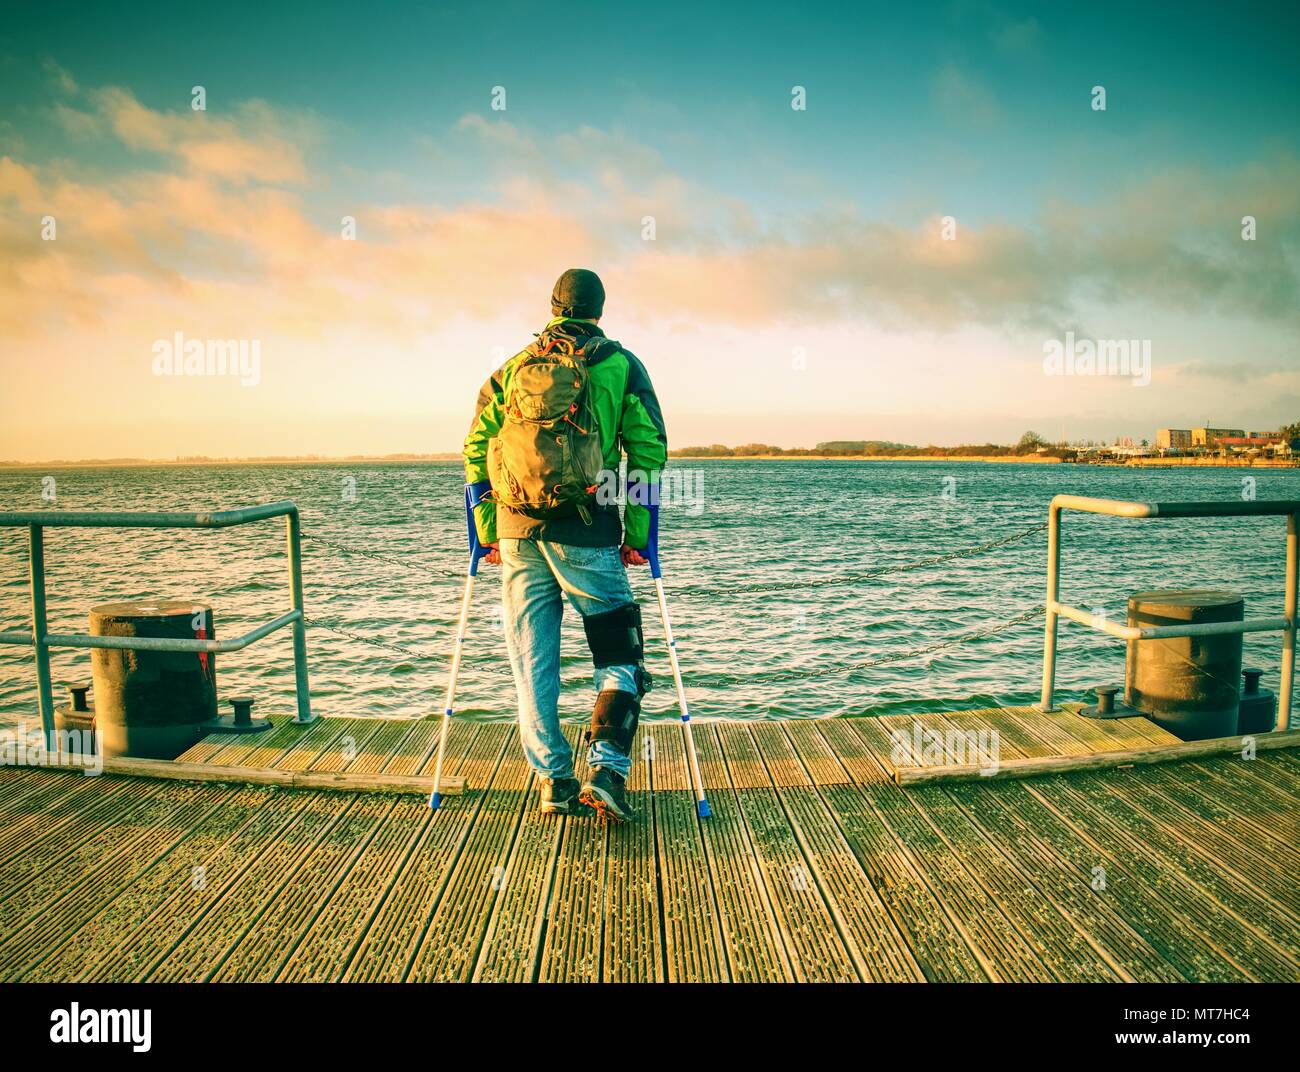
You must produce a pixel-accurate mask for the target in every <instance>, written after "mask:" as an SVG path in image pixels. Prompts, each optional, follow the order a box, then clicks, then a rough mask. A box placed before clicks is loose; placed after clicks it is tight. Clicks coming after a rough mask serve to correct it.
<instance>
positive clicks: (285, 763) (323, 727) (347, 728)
mask: <svg viewBox="0 0 1300 1072" xmlns="http://www.w3.org/2000/svg"><path fill="white" fill-rule="evenodd" d="M351 726H352V720H351V719H346V718H321V719H317V720H316V721H315V722H313V723H312V724H311V725H310V726H308V727H307V728H306V730H305V731H304V732H303V733H302V734H301V736H299V737H298V739H297V740H296V741H294V742H293V744H291V745H290V746H289V747H288V748H287V749H286V750H285V751H284V752H283V753H282V754H281V755H279V756H277V757H276V760H275V769H276V770H307V769H308V768H309V767H311V765H312V764H313V763H314V762H315V761H316V759H317V758H318V757H319V756H320V755H321V754H322V753H323V752H326V751H328V750H329V748H330V746H331V745H332V744H333V743H334V742H335V741H337V740H338V739H339V738H340V737H342V736H343V735H344V734H346V733H349V732H351ZM196 762H198V761H196Z"/></svg>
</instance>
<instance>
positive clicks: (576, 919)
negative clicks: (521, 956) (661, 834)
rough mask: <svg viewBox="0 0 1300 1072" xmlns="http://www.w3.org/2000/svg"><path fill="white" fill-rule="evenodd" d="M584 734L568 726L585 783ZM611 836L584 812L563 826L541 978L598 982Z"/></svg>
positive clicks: (541, 956)
mask: <svg viewBox="0 0 1300 1072" xmlns="http://www.w3.org/2000/svg"><path fill="white" fill-rule="evenodd" d="M580 734H581V727H579V726H567V727H565V736H566V737H568V739H569V743H570V745H571V746H573V749H574V763H573V773H574V776H575V777H576V778H577V779H578V780H579V781H582V780H583V779H584V778H586V776H587V772H588V770H589V768H588V766H587V758H586V752H587V750H586V749H585V748H581V747H579V745H578V742H579V736H580ZM607 834H608V831H607V829H606V826H605V824H604V823H599V822H591V821H588V820H587V817H586V816H578V817H577V818H575V819H570V820H566V822H565V824H564V831H563V835H562V841H561V844H560V852H559V856H558V858H557V860H556V867H555V878H554V882H553V885H552V895H551V899H550V901H549V902H548V904H547V909H546V924H545V928H544V933H543V935H542V947H541V950H540V951H539V955H538V964H537V976H536V977H537V979H538V981H539V982H544V983H562V982H584V983H596V982H599V981H600V971H601V965H600V960H601V952H602V948H601V947H602V941H603V928H604V922H605V912H604V881H605V845H606V838H607Z"/></svg>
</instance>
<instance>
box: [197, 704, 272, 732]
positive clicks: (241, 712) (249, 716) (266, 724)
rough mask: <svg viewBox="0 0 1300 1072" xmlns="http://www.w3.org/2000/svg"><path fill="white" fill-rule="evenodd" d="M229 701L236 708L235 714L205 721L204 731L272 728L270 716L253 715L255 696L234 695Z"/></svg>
mask: <svg viewBox="0 0 1300 1072" xmlns="http://www.w3.org/2000/svg"><path fill="white" fill-rule="evenodd" d="M227 703H229V704H230V706H231V707H233V708H234V709H235V713H234V714H233V715H220V716H218V717H217V718H215V719H213V720H212V721H211V722H205V723H203V732H204V733H261V732H262V730H269V729H270V728H271V720H270V719H269V718H254V717H253V703H254V700H253V697H251V696H232V697H231V698H230V699H229V700H228V701H227Z"/></svg>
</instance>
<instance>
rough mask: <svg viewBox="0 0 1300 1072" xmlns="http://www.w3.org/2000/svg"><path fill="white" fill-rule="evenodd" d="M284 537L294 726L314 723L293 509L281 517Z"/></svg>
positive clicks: (298, 526) (298, 537)
mask: <svg viewBox="0 0 1300 1072" xmlns="http://www.w3.org/2000/svg"><path fill="white" fill-rule="evenodd" d="M285 534H286V537H287V539H288V544H289V598H290V601H291V602H292V603H293V609H294V610H296V611H297V612H298V620H297V621H295V622H294V623H293V678H294V691H295V693H296V695H297V699H298V714H297V717H295V718H294V722H296V723H298V724H300V725H306V724H307V723H309V722H314V721H315V720H316V716H315V715H313V714H312V713H311V686H310V684H308V681H307V622H306V621H305V620H304V611H303V603H302V526H301V523H300V522H299V520H298V511H297V509H296V508H295V509H294V510H292V511H291V512H290V513H289V514H287V515H286V517H285Z"/></svg>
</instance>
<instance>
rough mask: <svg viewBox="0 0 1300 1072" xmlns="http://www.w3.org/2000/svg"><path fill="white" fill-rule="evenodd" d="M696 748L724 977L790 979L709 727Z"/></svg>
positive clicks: (700, 732) (699, 736) (702, 730)
mask: <svg viewBox="0 0 1300 1072" xmlns="http://www.w3.org/2000/svg"><path fill="white" fill-rule="evenodd" d="M695 747H696V753H697V755H698V757H699V761H700V771H701V776H702V778H703V780H704V784H705V786H706V787H712V788H707V793H708V798H709V805H710V808H711V809H712V813H713V814H712V816H711V817H710V818H709V819H707V820H705V821H704V822H703V823H702V824H701V826H700V829H701V831H702V832H703V835H704V847H705V859H706V860H707V861H708V868H709V874H710V876H711V878H712V882H713V890H714V894H715V896H716V897H717V905H718V920H719V924H720V927H721V931H722V935H723V941H724V948H725V949H726V953H727V966H728V973H729V975H730V976H731V978H732V980H734V981H736V982H762V981H765V980H767V981H775V982H780V981H785V980H790V979H793V978H795V973H794V969H793V967H792V965H791V963H790V958H789V956H788V954H787V952H786V949H785V944H784V942H783V940H782V937H781V933H780V929H779V927H778V925H777V921H776V917H775V914H774V913H773V910H772V905H771V903H770V901H769V900H768V896H767V889H766V886H765V884H764V882H763V874H762V871H761V869H760V867H759V863H758V859H757V857H756V855H755V851H754V846H753V844H752V842H751V840H750V837H749V831H748V828H747V826H746V824H745V820H744V816H743V814H742V811H741V806H740V801H739V799H738V798H737V797H736V794H735V792H734V791H733V790H732V789H731V788H730V786H729V785H728V784H727V782H728V779H727V767H726V763H725V761H724V759H723V754H722V750H721V747H720V746H719V744H718V737H717V731H716V729H715V726H714V725H713V724H702V725H701V726H700V727H699V728H698V730H697V731H696V733H695ZM723 786H726V788H723Z"/></svg>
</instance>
